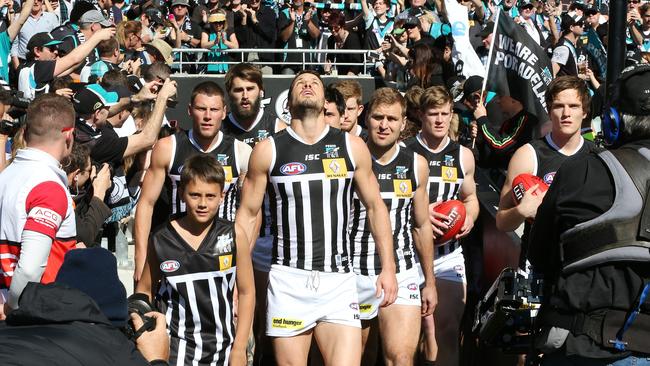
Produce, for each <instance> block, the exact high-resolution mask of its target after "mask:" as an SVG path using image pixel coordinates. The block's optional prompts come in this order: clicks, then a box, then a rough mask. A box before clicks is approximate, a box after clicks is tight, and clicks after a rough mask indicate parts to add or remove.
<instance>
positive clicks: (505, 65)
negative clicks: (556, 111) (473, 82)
mask: <svg viewBox="0 0 650 366" xmlns="http://www.w3.org/2000/svg"><path fill="white" fill-rule="evenodd" d="M495 24H496V27H495V29H494V32H493V39H492V45H491V49H490V58H489V59H490V63H489V65H488V72H487V78H485V80H486V88H485V90H488V91H493V92H495V93H496V94H497V95H509V96H511V97H513V98H514V99H517V100H518V101H519V102H521V103H522V104H523V106H524V108H525V109H526V110H527V111H528V112H530V113H531V114H534V115H535V116H536V117H537V120H538V121H541V122H543V121H546V120H547V119H548V114H547V112H546V101H545V99H544V95H545V93H546V89H547V88H548V85H549V84H550V83H551V80H552V79H553V73H552V66H551V60H550V59H549V57H548V55H547V53H546V50H544V49H543V48H542V47H540V46H539V45H538V44H537V43H536V42H535V40H533V38H531V37H530V35H528V33H527V32H526V30H525V29H524V28H523V27H522V26H520V25H518V24H516V23H515V22H514V20H513V19H512V18H510V17H509V16H508V15H506V14H503V11H500V12H499V13H498V14H497V20H496V22H495Z"/></svg>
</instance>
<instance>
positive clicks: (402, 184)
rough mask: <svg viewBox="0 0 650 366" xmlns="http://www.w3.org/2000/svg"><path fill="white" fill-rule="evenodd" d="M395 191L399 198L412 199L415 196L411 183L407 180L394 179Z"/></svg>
mask: <svg viewBox="0 0 650 366" xmlns="http://www.w3.org/2000/svg"><path fill="white" fill-rule="evenodd" d="M393 191H394V192H395V196H397V198H411V196H412V195H413V187H412V186H411V181H410V180H406V179H393Z"/></svg>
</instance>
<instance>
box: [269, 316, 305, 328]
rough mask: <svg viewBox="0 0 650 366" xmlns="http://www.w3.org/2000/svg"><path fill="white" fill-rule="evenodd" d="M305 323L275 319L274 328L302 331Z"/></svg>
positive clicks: (287, 319) (295, 320) (296, 320)
mask: <svg viewBox="0 0 650 366" xmlns="http://www.w3.org/2000/svg"><path fill="white" fill-rule="evenodd" d="M303 324H304V321H302V320H298V319H289V318H273V322H272V325H271V326H272V327H273V328H276V329H302V328H303V327H304V325H303Z"/></svg>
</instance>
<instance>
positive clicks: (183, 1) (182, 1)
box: [172, 0, 190, 8]
mask: <svg viewBox="0 0 650 366" xmlns="http://www.w3.org/2000/svg"><path fill="white" fill-rule="evenodd" d="M176 5H183V6H187V7H188V8H189V7H190V2H189V1H188V0H174V1H172V8H173V7H174V6H176Z"/></svg>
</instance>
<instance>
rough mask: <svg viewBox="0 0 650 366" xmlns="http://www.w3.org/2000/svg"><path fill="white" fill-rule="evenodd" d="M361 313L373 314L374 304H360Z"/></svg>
mask: <svg viewBox="0 0 650 366" xmlns="http://www.w3.org/2000/svg"><path fill="white" fill-rule="evenodd" d="M359 312H360V313H362V314H368V313H371V312H372V304H359Z"/></svg>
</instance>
